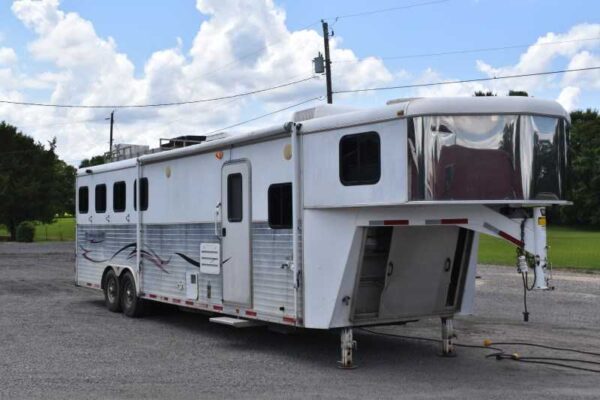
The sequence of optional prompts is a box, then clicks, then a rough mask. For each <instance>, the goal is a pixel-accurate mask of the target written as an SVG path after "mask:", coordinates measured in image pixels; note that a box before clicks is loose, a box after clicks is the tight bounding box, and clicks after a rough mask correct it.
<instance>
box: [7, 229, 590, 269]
mask: <svg viewBox="0 0 600 400" xmlns="http://www.w3.org/2000/svg"><path fill="white" fill-rule="evenodd" d="M0 236H8V232H7V231H6V229H4V227H2V226H0ZM63 240H75V220H74V219H73V218H58V219H57V220H56V222H54V223H53V224H49V225H42V224H39V225H37V226H36V229H35V241H36V242H40V241H63ZM548 244H549V245H550V250H549V257H550V262H551V263H552V265H553V266H555V267H568V268H580V269H590V270H591V269H596V270H600V231H599V230H586V229H581V228H572V227H562V226H560V227H556V226H554V227H553V226H551V227H549V228H548ZM515 257H516V255H515V247H514V246H513V245H511V244H508V243H507V242H506V241H504V240H500V239H496V238H493V237H491V236H487V235H481V236H480V244H479V262H480V263H482V264H496V265H514V264H515Z"/></svg>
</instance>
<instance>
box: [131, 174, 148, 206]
mask: <svg viewBox="0 0 600 400" xmlns="http://www.w3.org/2000/svg"><path fill="white" fill-rule="evenodd" d="M138 181H140V211H146V210H148V204H149V193H150V192H149V190H150V188H149V182H148V178H147V177H143V178H141V179H135V180H134V181H133V209H134V211H137V210H138V208H137V183H138Z"/></svg>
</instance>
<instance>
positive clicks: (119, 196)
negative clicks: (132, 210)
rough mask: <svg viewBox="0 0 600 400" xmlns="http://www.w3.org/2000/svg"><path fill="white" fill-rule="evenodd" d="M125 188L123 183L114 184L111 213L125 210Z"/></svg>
mask: <svg viewBox="0 0 600 400" xmlns="http://www.w3.org/2000/svg"><path fill="white" fill-rule="evenodd" d="M126 189H127V186H126V185H125V182H123V181H120V182H115V183H114V184H113V211H114V212H123V211H125V208H126V201H127V193H126Z"/></svg>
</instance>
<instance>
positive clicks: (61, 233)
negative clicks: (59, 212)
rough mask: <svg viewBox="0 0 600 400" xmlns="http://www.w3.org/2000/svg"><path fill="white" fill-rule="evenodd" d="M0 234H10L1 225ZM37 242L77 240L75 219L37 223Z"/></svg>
mask: <svg viewBox="0 0 600 400" xmlns="http://www.w3.org/2000/svg"><path fill="white" fill-rule="evenodd" d="M0 236H5V237H6V236H10V234H9V233H8V231H7V230H6V228H5V227H4V226H2V225H0ZM33 239H34V240H35V241H36V242H45V241H64V240H75V219H74V218H71V217H67V218H57V219H56V221H55V222H54V223H52V224H48V225H46V224H36V226H35V236H34V238H33Z"/></svg>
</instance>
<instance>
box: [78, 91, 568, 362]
mask: <svg viewBox="0 0 600 400" xmlns="http://www.w3.org/2000/svg"><path fill="white" fill-rule="evenodd" d="M568 129H569V115H568V114H567V112H565V110H564V109H563V108H562V107H561V106H560V105H558V104H557V103H555V102H552V101H545V100H539V99H532V98H524V97H505V98H500V97H494V98H487V97H486V98H483V97H473V98H431V99H425V98H423V99H406V100H396V101H391V102H389V103H388V105H386V106H384V107H380V108H375V109H369V110H356V109H350V108H343V107H336V106H330V105H328V106H319V107H315V108H310V109H307V110H302V111H299V112H296V113H295V114H294V115H293V118H292V120H291V121H288V122H285V123H281V124H280V125H277V126H275V127H269V128H266V129H259V130H254V131H251V132H247V133H239V134H234V133H222V134H218V135H215V136H212V137H211V136H209V137H194V140H192V141H191V142H190V141H189V140H187V138H186V139H184V140H181V141H178V139H173V140H171V141H169V142H168V143H167V145H163V146H161V148H159V149H157V150H155V151H152V152H148V154H140V155H135V156H134V157H132V158H129V159H124V160H120V161H115V162H111V163H108V164H105V165H100V166H96V167H91V168H82V169H80V170H79V171H78V174H77V243H76V246H77V261H76V282H77V284H78V285H80V286H84V287H89V288H94V289H100V290H103V291H104V295H105V302H106V305H107V307H108V308H109V309H110V310H112V311H123V312H124V313H125V314H126V315H128V316H137V315H139V313H140V312H141V310H142V307H143V305H144V302H147V301H157V302H164V303H169V304H174V305H177V306H180V307H188V308H191V309H199V310H205V311H209V312H212V313H216V314H223V316H227V318H228V320H231V319H232V318H234V319H235V320H236V321H252V320H256V321H261V322H264V323H271V324H283V325H287V326H293V327H304V328H313V329H337V330H339V331H340V333H341V342H342V343H341V347H342V365H344V366H350V365H351V364H352V349H353V345H354V341H353V338H352V328H353V327H359V326H373V325H380V324H396V323H405V322H407V321H415V320H418V319H421V318H425V317H440V318H441V321H442V336H443V352H444V353H445V354H451V353H453V352H454V347H453V337H454V335H453V328H452V320H453V317H454V315H456V314H457V313H469V312H470V310H471V309H472V305H473V297H474V293H475V274H476V271H475V269H476V263H477V250H478V238H479V235H480V234H486V235H491V236H495V237H498V238H502V239H504V240H506V241H508V242H510V243H512V244H513V245H514V246H516V247H517V248H518V251H519V256H518V260H517V264H518V266H519V268H520V271H521V272H522V273H525V272H527V271H528V270H529V269H531V270H532V272H533V275H534V278H533V282H532V283H531V286H530V288H535V289H546V288H547V287H548V281H547V274H546V269H547V267H548V257H547V245H546V220H545V207H547V206H551V205H563V204H566V203H567V202H566V201H565V199H564V187H565V184H566V172H567V166H568V160H567V146H568Z"/></svg>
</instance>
